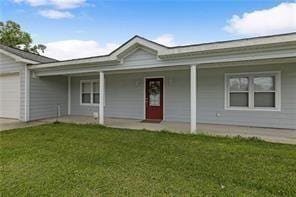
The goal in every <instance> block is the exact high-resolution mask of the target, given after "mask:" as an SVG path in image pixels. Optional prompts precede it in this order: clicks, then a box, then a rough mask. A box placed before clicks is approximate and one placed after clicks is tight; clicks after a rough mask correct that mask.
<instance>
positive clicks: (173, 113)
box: [71, 70, 190, 122]
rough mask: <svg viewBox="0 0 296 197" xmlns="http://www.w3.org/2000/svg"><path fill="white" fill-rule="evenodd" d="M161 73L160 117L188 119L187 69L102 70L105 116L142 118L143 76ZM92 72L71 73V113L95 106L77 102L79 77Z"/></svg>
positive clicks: (88, 112)
mask: <svg viewBox="0 0 296 197" xmlns="http://www.w3.org/2000/svg"><path fill="white" fill-rule="evenodd" d="M145 77H164V78H165V79H164V95H165V96H164V119H165V120H167V121H186V122H188V121H189V112H190V108H189V97H188V95H189V91H190V89H189V70H175V71H162V72H145V73H124V74H106V76H105V78H106V98H105V99H106V103H105V116H106V117H117V118H134V119H144V78H145ZM95 78H96V77H95V76H88V77H87V76H84V77H72V80H71V81H72V83H71V87H72V88H71V114H73V115H93V112H98V106H84V105H80V80H85V79H95Z"/></svg>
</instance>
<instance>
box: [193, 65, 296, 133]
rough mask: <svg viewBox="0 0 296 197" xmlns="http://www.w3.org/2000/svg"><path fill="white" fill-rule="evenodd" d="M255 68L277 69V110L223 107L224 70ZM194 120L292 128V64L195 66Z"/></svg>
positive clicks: (295, 92)
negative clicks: (279, 80) (195, 105)
mask: <svg viewBox="0 0 296 197" xmlns="http://www.w3.org/2000/svg"><path fill="white" fill-rule="evenodd" d="M256 71H259V72H260V71H281V111H280V112H272V111H231V110H225V109H224V88H225V87H224V74H225V73H235V72H237V73H240V72H256ZM217 113H219V114H220V116H217ZM197 122H199V123H217V124H232V125H246V126H259V127H275V128H294V129H296V65H295V64H282V65H268V66H242V67H228V68H207V69H199V70H198V88H197Z"/></svg>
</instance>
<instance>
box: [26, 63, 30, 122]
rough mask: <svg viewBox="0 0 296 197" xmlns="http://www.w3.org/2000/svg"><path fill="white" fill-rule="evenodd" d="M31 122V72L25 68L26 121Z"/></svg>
mask: <svg viewBox="0 0 296 197" xmlns="http://www.w3.org/2000/svg"><path fill="white" fill-rule="evenodd" d="M29 120H30V70H29V69H28V68H27V66H25V121H29Z"/></svg>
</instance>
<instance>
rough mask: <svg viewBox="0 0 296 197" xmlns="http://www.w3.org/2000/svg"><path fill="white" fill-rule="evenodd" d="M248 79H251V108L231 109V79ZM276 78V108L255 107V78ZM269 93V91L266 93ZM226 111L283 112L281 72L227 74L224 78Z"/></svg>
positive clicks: (249, 91) (249, 93)
mask: <svg viewBox="0 0 296 197" xmlns="http://www.w3.org/2000/svg"><path fill="white" fill-rule="evenodd" d="M235 76H238V77H248V78H249V90H248V95H249V101H248V103H249V106H248V107H230V103H229V102H230V100H229V82H228V79H229V77H235ZM257 76H274V77H275V90H274V91H272V92H274V93H275V107H255V106H254V93H255V91H254V87H253V86H254V77H257ZM264 92H267V91H264ZM224 109H225V110H238V111H273V112H280V111H281V71H263V72H243V73H225V76H224Z"/></svg>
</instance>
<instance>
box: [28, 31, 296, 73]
mask: <svg viewBox="0 0 296 197" xmlns="http://www.w3.org/2000/svg"><path fill="white" fill-rule="evenodd" d="M295 40H296V33H291V34H283V35H273V36H266V37H257V38H249V39H243V40H231V41H224V42H213V43H205V44H199V45H191V46H179V47H171V48H167V47H164V46H161V45H158V44H156V43H154V42H152V41H148V40H146V39H144V38H141V37H138V36H136V37H134V38H133V39H131V40H129V41H128V42H127V43H125V44H123V45H121V46H120V47H119V48H118V49H116V50H115V51H113V52H112V53H110V54H109V55H106V56H100V57H90V58H82V59H73V60H67V61H60V62H53V63H45V64H39V65H31V66H30V69H37V68H50V67H58V66H66V65H79V64H90V63H96V65H97V64H98V63H101V64H108V65H110V64H112V63H114V64H115V63H120V55H121V54H124V52H128V50H129V49H131V48H133V47H140V46H142V47H146V48H148V49H151V50H154V51H156V53H157V56H158V58H160V59H169V58H171V59H176V58H186V57H188V55H194V54H195V55H201V56H203V55H205V54H204V52H207V56H214V57H215V55H217V52H221V54H220V55H219V56H220V57H221V56H222V57H223V56H226V55H227V54H229V53H233V52H235V53H237V52H239V53H241V54H246V53H247V52H246V50H247V51H253V52H254V53H255V54H257V53H258V51H260V52H262V51H263V52H264V51H265V52H266V51H267V52H270V51H271V50H273V51H281V50H283V51H284V53H285V55H284V57H295ZM285 50H290V51H291V52H289V53H290V54H289V53H288V52H287V51H285ZM177 56H178V57H177ZM253 56H254V55H249V56H248V57H250V58H247V59H246V60H251V59H260V58H258V57H257V58H254V57H253ZM275 57H278V55H275V54H272V55H267V56H266V57H265V58H264V59H269V58H275ZM199 59H200V58H199ZM241 59H242V60H244V58H239V57H237V58H234V59H233V60H232V61H238V60H241ZM227 60H229V58H227V59H226V60H224V61H227ZM212 61H213V63H214V62H217V61H215V60H212ZM220 61H221V60H220ZM224 61H222V62H224ZM198 63H202V62H198ZM193 64H194V63H193Z"/></svg>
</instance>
